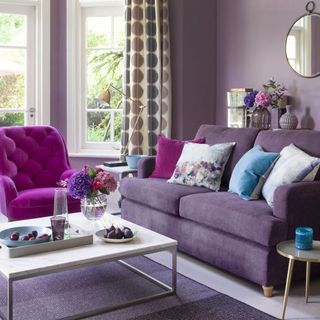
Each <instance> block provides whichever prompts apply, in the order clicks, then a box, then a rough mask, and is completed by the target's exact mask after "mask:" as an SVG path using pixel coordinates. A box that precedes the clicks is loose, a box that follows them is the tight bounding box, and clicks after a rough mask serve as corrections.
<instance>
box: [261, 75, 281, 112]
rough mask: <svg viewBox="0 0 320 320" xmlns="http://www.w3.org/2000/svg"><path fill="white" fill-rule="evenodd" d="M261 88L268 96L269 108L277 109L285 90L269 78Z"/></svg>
mask: <svg viewBox="0 0 320 320" xmlns="http://www.w3.org/2000/svg"><path fill="white" fill-rule="evenodd" d="M262 88H263V90H264V91H265V92H267V93H268V94H269V96H270V99H271V101H270V106H271V107H272V108H278V107H279V101H280V100H281V99H282V98H283V96H284V94H285V92H286V91H287V88H286V87H284V86H282V85H281V84H280V83H278V82H277V81H275V80H274V79H273V78H271V79H270V80H269V81H268V82H267V83H266V84H263V85H262Z"/></svg>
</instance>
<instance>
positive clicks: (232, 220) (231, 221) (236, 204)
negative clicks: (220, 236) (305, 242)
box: [180, 192, 288, 246]
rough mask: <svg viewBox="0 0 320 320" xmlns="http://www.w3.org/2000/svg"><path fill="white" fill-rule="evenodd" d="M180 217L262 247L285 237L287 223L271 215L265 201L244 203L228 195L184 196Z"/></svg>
mask: <svg viewBox="0 0 320 320" xmlns="http://www.w3.org/2000/svg"><path fill="white" fill-rule="evenodd" d="M180 216H181V217H183V218H186V219H189V220H192V221H195V222H198V223H201V224H204V225H206V226H209V227H212V228H214V229H217V230H221V231H224V232H228V233H230V234H233V235H235V236H238V237H240V238H243V239H246V240H249V241H254V242H256V243H259V244H261V245H264V246H273V245H276V244H277V243H278V242H280V241H283V240H286V238H287V229H288V227H287V224H286V223H285V222H284V221H282V220H280V219H278V218H276V217H274V216H273V213H272V209H271V208H270V207H269V206H268V204H267V203H266V201H264V200H256V201H245V200H242V199H241V198H240V197H239V196H238V195H236V194H232V193H229V192H215V193H214V192H212V193H205V194H194V195H189V196H185V197H183V198H181V200H180Z"/></svg>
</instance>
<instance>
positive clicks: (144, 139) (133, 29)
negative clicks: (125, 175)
mask: <svg viewBox="0 0 320 320" xmlns="http://www.w3.org/2000/svg"><path fill="white" fill-rule="evenodd" d="M126 23H127V26H126V27H127V28H126V32H127V43H126V55H125V64H126V66H125V67H126V69H125V71H126V72H125V81H124V85H125V88H124V91H125V92H126V95H127V97H130V98H131V99H132V100H133V101H132V100H130V99H128V98H126V99H125V101H124V118H123V128H122V129H123V130H122V137H121V143H122V151H123V150H124V148H125V147H126V146H127V145H128V152H129V153H130V154H147V155H153V154H155V153H156V145H157V135H158V134H164V135H166V136H170V135H171V66H170V38H169V11H168V0H126ZM140 106H145V108H144V109H143V110H142V111H141V112H139V111H140V110H141V108H140ZM139 115H141V117H140V118H139V119H138V117H139ZM134 127H135V129H134ZM130 137H131V138H130ZM129 138H130V141H129Z"/></svg>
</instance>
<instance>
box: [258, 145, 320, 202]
mask: <svg viewBox="0 0 320 320" xmlns="http://www.w3.org/2000/svg"><path fill="white" fill-rule="evenodd" d="M319 164H320V159H319V158H315V157H311V156H309V155H308V154H307V153H305V152H304V151H302V150H300V149H299V148H297V147H296V146H295V145H294V144H290V145H289V146H286V147H285V148H283V149H282V151H281V152H280V157H279V159H278V161H277V162H276V164H275V166H274V167H273V169H272V171H271V173H270V175H269V177H268V179H267V181H266V183H265V184H264V186H263V188H262V195H263V197H264V198H265V199H266V201H267V202H268V204H269V206H270V207H273V196H274V192H275V190H276V189H277V188H278V187H279V186H282V185H285V184H289V183H293V182H299V181H313V180H314V178H315V176H316V174H317V172H318V169H319Z"/></svg>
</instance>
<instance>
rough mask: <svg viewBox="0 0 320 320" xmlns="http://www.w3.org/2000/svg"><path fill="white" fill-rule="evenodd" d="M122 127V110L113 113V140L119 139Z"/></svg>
mask: <svg viewBox="0 0 320 320" xmlns="http://www.w3.org/2000/svg"><path fill="white" fill-rule="evenodd" d="M121 128H122V110H121V111H119V112H117V113H115V115H114V141H120V138H121Z"/></svg>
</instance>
